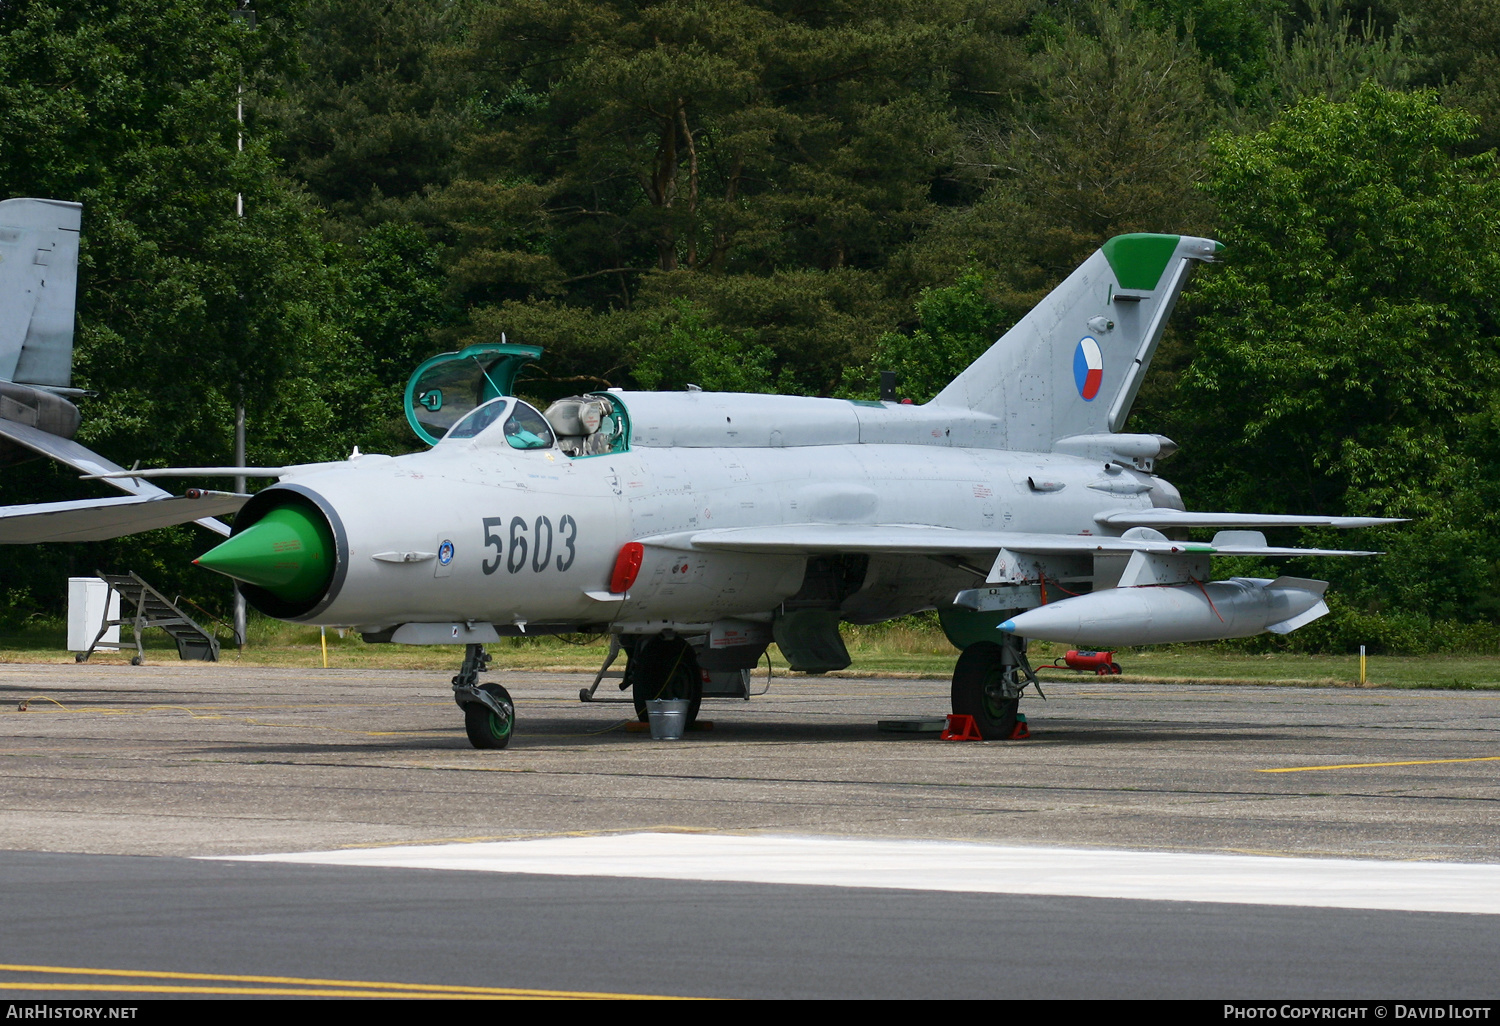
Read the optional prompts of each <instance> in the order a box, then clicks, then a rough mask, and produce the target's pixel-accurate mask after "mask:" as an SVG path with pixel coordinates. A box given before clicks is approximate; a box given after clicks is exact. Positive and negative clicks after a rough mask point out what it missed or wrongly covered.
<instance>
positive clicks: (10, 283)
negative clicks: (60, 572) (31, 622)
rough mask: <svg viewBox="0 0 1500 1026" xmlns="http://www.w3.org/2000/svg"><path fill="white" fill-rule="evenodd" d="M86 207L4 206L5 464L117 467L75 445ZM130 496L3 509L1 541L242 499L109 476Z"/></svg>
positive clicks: (132, 524) (0, 347) (57, 535)
mask: <svg viewBox="0 0 1500 1026" xmlns="http://www.w3.org/2000/svg"><path fill="white" fill-rule="evenodd" d="M82 211H83V208H82V207H81V206H80V205H79V204H77V203H69V202H65V201H63V200H51V199H9V200H5V201H4V202H0V467H3V466H10V465H13V464H16V463H20V462H23V461H25V460H31V459H36V458H38V457H41V456H47V457H50V458H52V459H55V460H58V461H60V462H62V463H65V464H67V465H69V466H71V467H75V468H77V469H79V470H83V471H86V472H88V473H90V474H106V473H109V472H111V471H119V470H121V468H120V467H119V466H118V465H117V464H115V463H111V462H110V461H109V460H107V459H105V458H104V457H102V456H100V455H98V454H97V453H94V452H91V451H90V450H88V449H87V448H85V447H84V446H82V445H79V444H78V443H77V442H75V441H73V440H72V439H73V434H74V432H76V431H77V430H78V425H79V420H80V417H79V413H78V407H76V406H75V405H73V402H72V400H73V399H74V398H76V397H78V396H80V395H82V394H83V390H82V389H78V388H73V387H72V377H73V309H74V303H75V296H76V292H77V287H78V232H79V227H80V224H81V220H82ZM109 482H110V484H112V485H114V486H115V487H117V488H119V489H120V490H121V491H124V492H128V493H129V494H128V495H126V496H121V497H118V498H110V499H82V500H78V501H74V502H48V503H33V504H29V505H21V506H0V544H8V545H17V544H30V543H35V542H46V541H99V540H102V539H105V538H117V537H120V536H121V535H126V534H134V533H136V532H138V531H148V530H151V529H152V528H156V527H166V526H168V525H170V524H180V523H185V522H186V521H189V520H197V521H198V522H199V523H201V524H202V525H203V526H205V527H207V528H209V529H210V530H212V531H215V532H217V533H219V534H223V535H227V534H228V533H229V528H228V527H227V526H226V525H224V524H222V523H220V522H219V521H217V520H213V519H210V518H212V517H214V516H216V515H218V514H221V513H230V512H233V511H234V510H235V509H236V508H238V506H239V505H240V504H241V503H243V502H244V497H241V496H230V495H226V494H214V493H205V492H202V491H197V490H195V491H194V492H192V493H191V494H190V495H186V496H181V497H178V496H173V495H171V494H170V493H169V492H166V491H164V490H163V489H161V488H158V487H156V486H155V485H153V484H149V483H148V482H146V481H143V480H140V479H138V478H132V477H128V476H126V477H113V478H109Z"/></svg>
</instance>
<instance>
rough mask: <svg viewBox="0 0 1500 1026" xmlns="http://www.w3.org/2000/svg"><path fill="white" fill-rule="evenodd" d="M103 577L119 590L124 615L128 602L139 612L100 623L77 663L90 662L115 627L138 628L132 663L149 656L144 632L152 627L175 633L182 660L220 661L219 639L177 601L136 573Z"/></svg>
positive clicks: (78, 657) (107, 582) (173, 637)
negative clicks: (100, 643) (172, 600)
mask: <svg viewBox="0 0 1500 1026" xmlns="http://www.w3.org/2000/svg"><path fill="white" fill-rule="evenodd" d="M99 578H100V580H102V581H104V583H106V584H108V585H109V586H110V588H111V589H112V590H114V591H116V592H119V594H120V612H121V613H122V614H124V613H125V610H126V608H127V603H128V604H129V606H131V607H133V608H134V609H135V613H134V614H133V615H122V616H121V617H120V619H118V620H109V619H106V620H105V621H104V622H103V623H102V624H100V626H99V633H98V634H96V635H94V641H93V643H92V644H90V645H89V648H88V651H87V652H80V653H78V655H76V656H75V657H74V659H75V660H76V661H77V662H80V663H82V662H87V661H88V658H89V656H91V655H93V653H94V648H95V646H97V645H98V644H99V640H100V639H101V638H103V637H104V634H105V632H106V631H108V630H109V629H110V628H111V627H115V626H120V627H125V626H129V627H130V628H131V629H132V630H134V631H135V655H133V656H132V657H131V658H130V665H132V666H139V665H141V661H142V660H143V659H144V658H145V655H146V653H145V650H144V649H143V648H142V647H141V635H142V634H143V633H145V632H146V631H147V630H149V629H151V628H152V627H160V628H161V629H162V630H164V631H166V632H167V633H168V634H170V635H171V636H172V640H173V641H175V642H176V643H177V657H178V658H179V659H201V660H203V661H204V662H209V663H216V662H218V661H219V639H218V638H216V637H214V636H213V634H211V633H210V632H208V631H206V630H204V629H203V628H202V627H200V626H198V624H197V623H196V622H195V621H194V620H193V618H192V617H190V616H188V615H187V614H186V613H184V612H183V611H182V610H181V609H178V608H177V605H176V604H175V603H173V602H168V601H167V597H166V596H165V595H163V594H162V593H161V592H159V591H157V590H156V589H155V588H153V587H151V585H149V584H147V583H146V582H145V581H143V580H141V579H140V577H138V576H137V575H136V574H135V573H134V572H132V573H128V574H106V573H100V574H99Z"/></svg>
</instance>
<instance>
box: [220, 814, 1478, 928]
mask: <svg viewBox="0 0 1500 1026" xmlns="http://www.w3.org/2000/svg"><path fill="white" fill-rule="evenodd" d="M231 860H232V861H244V862H294V863H304V864H310V865H329V866H383V867H392V868H409V869H458V870H467V871H471V872H476V871H477V872H487V873H536V874H540V875H543V876H609V877H644V878H648V879H659V880H714V881H726V882H738V883H769V884H811V885H814V886H823V887H889V888H896V889H900V890H917V891H960V892H970V893H978V894H1039V895H1069V896H1077V897H1088V898H1136V899H1145V900H1152V901H1221V902H1230V903H1232V904H1239V905H1302V906H1311V907H1318V908H1370V909H1398V910H1406V911H1413V912H1469V913H1479V914H1483V915H1500V866H1496V865H1481V864H1471V863H1461V862H1376V861H1365V860H1358V859H1307V858H1273V857H1268V856H1261V855H1197V854H1182V853H1178V852H1151V851H1111V850H1091V849H1082V848H1015V847H1002V846H998V845H987V844H962V843H955V842H942V841H878V840H863V839H856V838H831V837H777V836H747V837H742V836H729V835H723V834H673V833H642V834H610V835H600V836H592V837H549V838H540V839H537V840H528V841H493V842H484V843H475V844H434V845H421V846H415V845H414V846H410V847H392V848H358V849H349V850H344V851H321V852H297V853H292V854H285V855H240V856H233V857H231Z"/></svg>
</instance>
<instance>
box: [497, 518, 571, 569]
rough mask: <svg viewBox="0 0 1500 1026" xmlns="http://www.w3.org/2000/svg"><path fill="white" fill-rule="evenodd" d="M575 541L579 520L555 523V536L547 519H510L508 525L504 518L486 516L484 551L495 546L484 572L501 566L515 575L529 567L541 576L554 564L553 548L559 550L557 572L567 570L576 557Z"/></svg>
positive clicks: (549, 519) (564, 520) (562, 520)
mask: <svg viewBox="0 0 1500 1026" xmlns="http://www.w3.org/2000/svg"><path fill="white" fill-rule="evenodd" d="M507 528H508V529H507ZM507 535H508V537H507ZM577 539H578V521H576V520H574V519H573V518H572V517H570V516H565V517H563V518H562V519H561V520H559V521H558V522H557V530H556V532H555V535H554V532H553V529H552V520H551V518H549V517H537V518H536V521H535V522H534V523H527V522H526V520H525V518H524V517H511V518H510V523H509V525H507V524H506V522H505V518H504V517H485V518H484V544H485V547H486V548H488V547H490V546H494V549H495V558H494V559H486V560H485V561H484V566H483V569H484V572H485V573H487V574H492V573H495V572H496V571H497V570H499V569H500V567H501V565H502V564H503V565H504V566H505V569H506V570H507V571H509V572H510V573H513V574H518V573H520V572H521V571H522V570H524V569H525V568H526V566H527V565H528V564H529V565H530V566H531V569H532V572H533V573H541V572H542V571H543V570H545V569H547V564H549V563H551V562H553V549H554V547H556V548H560V549H561V550H562V551H561V553H560V554H559V555H558V556H557V559H556V565H557V569H558V570H559V571H563V570H567V569H568V567H570V566H572V565H573V559H574V557H576V556H577V555H578V552H577V550H576V549H575V548H574V545H573V543H574V542H575V541H577ZM528 553H529V554H530V556H531V558H530V559H529V560H528V559H527V558H526V557H527V555H528Z"/></svg>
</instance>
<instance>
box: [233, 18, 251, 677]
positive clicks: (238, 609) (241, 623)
mask: <svg viewBox="0 0 1500 1026" xmlns="http://www.w3.org/2000/svg"><path fill="white" fill-rule="evenodd" d="M231 17H233V18H234V20H235V21H237V22H239V23H240V24H242V25H243V26H244V27H245V30H246V31H248V32H254V31H255V11H254V10H253V9H252V8H251V7H250V5H249V0H242V2H241V4H240V6H239V7H237V8H235V9H234V11H232V12H231ZM234 113H235V118H236V120H237V121H238V122H239V132H238V134H237V136H236V139H235V147H236V151H237V152H239V153H244V152H245V75H244V72H243V71H242V72H241V73H240V81H239V85H238V86H237V87H236V89H235V104H234ZM234 213H235V216H236V217H244V216H245V194H244V193H242V192H237V193H235V194H234ZM236 392H237V394H236V395H235V401H234V465H235V466H236V467H243V466H244V465H245V389H244V383H243V382H240V383H239V385H238V386H237V388H236ZM246 487H247V485H246V481H245V478H244V477H243V476H240V477H236V478H235V479H234V490H235V491H237V492H239V493H240V494H241V495H243V494H244V493H245V488H246ZM247 619H248V618H247V615H246V611H245V596H244V594H243V593H242V592H241V591H240V586H239V583H238V582H236V583H235V586H234V634H235V640H236V641H238V642H239V646H240V648H244V647H245V629H246V626H247Z"/></svg>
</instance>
